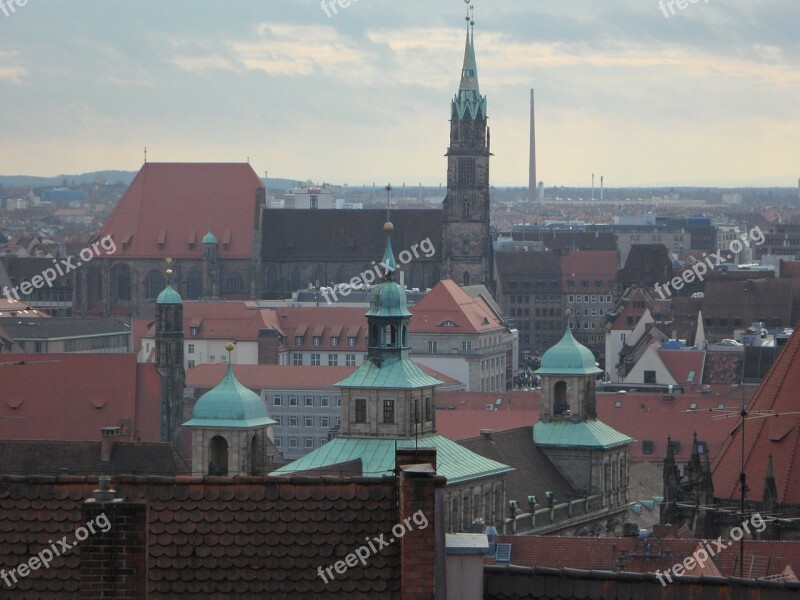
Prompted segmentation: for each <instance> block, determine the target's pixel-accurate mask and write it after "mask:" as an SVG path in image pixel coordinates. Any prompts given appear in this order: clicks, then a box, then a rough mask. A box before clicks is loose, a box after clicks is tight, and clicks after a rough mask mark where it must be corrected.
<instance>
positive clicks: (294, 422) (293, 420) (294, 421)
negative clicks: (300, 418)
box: [289, 417, 297, 427]
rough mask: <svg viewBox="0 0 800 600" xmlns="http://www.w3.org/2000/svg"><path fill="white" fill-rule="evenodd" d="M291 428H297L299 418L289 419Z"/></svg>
mask: <svg viewBox="0 0 800 600" xmlns="http://www.w3.org/2000/svg"><path fill="white" fill-rule="evenodd" d="M289 427H297V417H289Z"/></svg>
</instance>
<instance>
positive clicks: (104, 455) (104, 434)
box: [100, 427, 121, 462]
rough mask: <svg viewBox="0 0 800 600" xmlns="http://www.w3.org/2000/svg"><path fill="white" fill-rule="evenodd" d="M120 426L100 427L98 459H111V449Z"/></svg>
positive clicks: (104, 460) (105, 460) (103, 460)
mask: <svg viewBox="0 0 800 600" xmlns="http://www.w3.org/2000/svg"><path fill="white" fill-rule="evenodd" d="M120 430H121V428H120V427H101V428H100V436H101V437H100V460H101V461H102V462H108V461H110V460H111V449H112V448H113V447H114V442H115V441H116V440H117V438H118V437H119V432H120Z"/></svg>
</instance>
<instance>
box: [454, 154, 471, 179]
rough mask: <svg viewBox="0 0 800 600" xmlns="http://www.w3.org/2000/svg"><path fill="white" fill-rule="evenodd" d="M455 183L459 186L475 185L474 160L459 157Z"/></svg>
mask: <svg viewBox="0 0 800 600" xmlns="http://www.w3.org/2000/svg"><path fill="white" fill-rule="evenodd" d="M456 171H457V173H456V181H457V182H458V183H459V184H460V185H472V184H474V183H475V159H474V158H470V157H460V158H459V159H458V162H457V163H456Z"/></svg>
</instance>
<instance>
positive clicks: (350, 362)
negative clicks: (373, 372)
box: [344, 354, 356, 367]
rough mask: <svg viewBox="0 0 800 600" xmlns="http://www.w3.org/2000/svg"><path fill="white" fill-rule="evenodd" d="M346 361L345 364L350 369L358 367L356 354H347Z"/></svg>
mask: <svg viewBox="0 0 800 600" xmlns="http://www.w3.org/2000/svg"><path fill="white" fill-rule="evenodd" d="M344 359H345V364H346V365H347V366H348V367H355V366H356V355H355V354H346V355H345V357H344Z"/></svg>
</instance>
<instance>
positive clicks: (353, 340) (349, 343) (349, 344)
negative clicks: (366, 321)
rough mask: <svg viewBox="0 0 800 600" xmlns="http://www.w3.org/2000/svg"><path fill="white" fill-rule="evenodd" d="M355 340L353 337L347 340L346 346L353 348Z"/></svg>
mask: <svg viewBox="0 0 800 600" xmlns="http://www.w3.org/2000/svg"><path fill="white" fill-rule="evenodd" d="M356 342H357V339H356V338H354V337H349V338H347V345H348V346H350V347H351V348H353V347H354V346H355V345H356Z"/></svg>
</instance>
